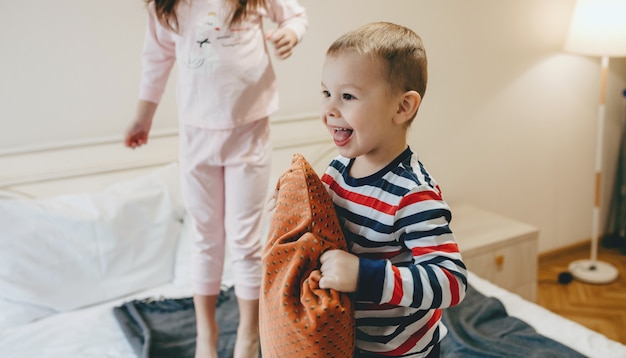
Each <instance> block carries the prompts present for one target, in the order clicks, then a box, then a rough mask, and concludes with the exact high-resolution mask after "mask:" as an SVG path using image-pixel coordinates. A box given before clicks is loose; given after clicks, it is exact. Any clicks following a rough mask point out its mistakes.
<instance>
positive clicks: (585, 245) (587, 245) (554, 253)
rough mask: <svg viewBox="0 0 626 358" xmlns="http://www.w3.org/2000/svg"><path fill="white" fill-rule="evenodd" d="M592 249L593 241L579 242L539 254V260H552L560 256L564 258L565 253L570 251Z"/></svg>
mask: <svg viewBox="0 0 626 358" xmlns="http://www.w3.org/2000/svg"><path fill="white" fill-rule="evenodd" d="M590 249H591V239H587V240H583V241H578V242H575V243H573V244H569V245H567V246H563V247H559V248H558V249H553V250H550V251H546V252H542V253H540V254H539V260H546V259H551V258H555V257H559V256H563V254H564V253H566V252H570V251H582V250H590Z"/></svg>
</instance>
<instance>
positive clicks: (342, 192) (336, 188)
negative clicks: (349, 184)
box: [322, 174, 397, 215]
mask: <svg viewBox="0 0 626 358" xmlns="http://www.w3.org/2000/svg"><path fill="white" fill-rule="evenodd" d="M322 181H324V183H326V184H327V185H328V186H329V187H330V189H331V190H332V191H333V192H335V193H336V194H337V195H339V196H340V197H341V198H343V199H346V200H348V201H351V202H353V203H357V204H359V205H363V206H367V207H369V208H372V209H374V210H376V211H380V212H382V213H385V214H388V215H394V214H395V212H396V211H397V206H395V205H389V204H388V203H385V202H384V201H380V200H378V199H376V198H373V197H371V196H367V195H362V194H359V193H356V192H353V191H349V190H346V189H344V188H342V187H341V186H340V185H339V183H337V182H336V181H334V180H333V179H332V178H331V177H330V175H328V174H324V175H323V176H322Z"/></svg>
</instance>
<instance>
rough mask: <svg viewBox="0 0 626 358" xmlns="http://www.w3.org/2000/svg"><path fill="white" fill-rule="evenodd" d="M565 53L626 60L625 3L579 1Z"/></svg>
mask: <svg viewBox="0 0 626 358" xmlns="http://www.w3.org/2000/svg"><path fill="white" fill-rule="evenodd" d="M565 50H566V51H569V52H575V53H579V54H583V55H590V56H609V57H624V56H626V0H576V5H575V7H574V13H573V15H572V22H571V23H570V27H569V33H568V34H567V39H566V40H565Z"/></svg>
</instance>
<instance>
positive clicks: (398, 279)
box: [389, 265, 404, 305]
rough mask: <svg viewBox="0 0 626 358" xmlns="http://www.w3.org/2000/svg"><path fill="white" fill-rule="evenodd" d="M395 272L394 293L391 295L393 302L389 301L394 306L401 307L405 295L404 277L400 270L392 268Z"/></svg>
mask: <svg viewBox="0 0 626 358" xmlns="http://www.w3.org/2000/svg"><path fill="white" fill-rule="evenodd" d="M391 269H392V270H393V293H392V294H391V300H390V301H389V303H390V304H392V305H399V304H400V301H402V296H403V295H404V290H403V289H402V276H401V275H400V270H399V269H398V268H397V267H395V266H393V265H392V266H391Z"/></svg>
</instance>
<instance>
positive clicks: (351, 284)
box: [320, 250, 359, 292]
mask: <svg viewBox="0 0 626 358" xmlns="http://www.w3.org/2000/svg"><path fill="white" fill-rule="evenodd" d="M320 263H321V264H322V266H321V267H320V271H321V273H322V278H321V279H320V288H324V289H326V288H330V289H334V290H337V291H339V292H355V291H356V285H357V282H358V279H359V258H358V257H357V256H355V255H353V254H351V253H349V252H346V251H344V250H328V251H326V252H324V253H323V254H322V256H321V257H320Z"/></svg>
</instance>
